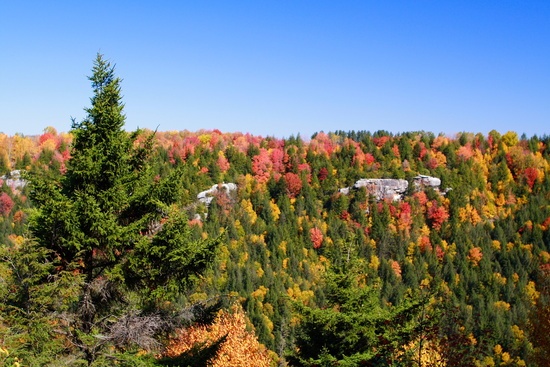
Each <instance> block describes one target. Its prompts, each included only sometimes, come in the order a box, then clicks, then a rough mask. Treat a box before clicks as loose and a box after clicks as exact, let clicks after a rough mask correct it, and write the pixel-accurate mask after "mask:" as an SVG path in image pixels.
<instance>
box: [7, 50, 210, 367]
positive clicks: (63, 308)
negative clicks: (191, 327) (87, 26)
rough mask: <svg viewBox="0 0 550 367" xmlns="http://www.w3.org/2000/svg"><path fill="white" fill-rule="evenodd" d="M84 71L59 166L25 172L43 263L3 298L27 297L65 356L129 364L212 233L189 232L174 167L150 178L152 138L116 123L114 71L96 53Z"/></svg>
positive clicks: (165, 324)
mask: <svg viewBox="0 0 550 367" xmlns="http://www.w3.org/2000/svg"><path fill="white" fill-rule="evenodd" d="M89 79H90V81H91V83H92V88H93V92H94V96H93V97H92V98H91V107H90V108H88V109H86V112H87V114H88V116H87V118H86V119H84V120H83V121H82V122H80V123H76V122H73V126H72V134H73V135H74V142H73V147H72V152H71V159H70V160H69V162H68V169H67V172H66V175H65V176H63V177H62V178H61V179H60V180H57V181H53V180H48V179H47V178H45V177H38V176H35V177H33V178H32V184H33V191H32V194H31V198H32V200H33V202H34V204H35V206H36V208H37V209H36V213H35V215H34V216H33V218H32V222H31V230H32V233H33V235H34V237H35V239H36V242H37V243H36V247H37V248H38V249H39V250H40V253H42V254H44V255H45V256H44V258H43V260H44V262H45V264H46V265H48V270H49V271H48V272H44V271H42V273H41V274H39V275H40V277H39V278H38V279H32V284H31V285H32V287H26V289H25V291H26V293H25V294H22V297H23V298H25V297H26V300H19V304H17V302H14V304H13V306H21V305H24V304H27V305H28V304H29V303H31V301H32V302H33V304H34V306H35V309H36V311H39V312H41V313H42V314H45V315H46V316H47V318H48V319H49V322H48V323H49V324H55V325H56V328H55V329H56V330H55V333H54V334H56V338H59V337H60V336H59V335H61V338H62V339H63V340H65V344H66V345H67V347H66V348H65V350H64V351H63V353H64V354H65V358H66V359H65V361H66V362H65V363H66V364H67V365H83V364H84V365H88V366H91V365H93V366H102V365H112V364H113V363H122V364H124V363H129V362H128V361H129V359H128V358H133V357H128V352H131V351H132V350H137V349H142V350H143V349H145V350H152V349H154V348H156V347H158V346H159V342H158V340H159V337H161V336H162V335H163V333H165V332H167V331H169V330H170V329H171V328H173V327H176V326H178V325H180V324H181V322H183V321H184V317H182V316H181V307H179V306H181V305H179V304H178V302H176V301H177V300H178V299H179V298H181V296H182V291H183V290H184V289H185V288H184V287H185V286H186V285H188V284H189V282H190V281H191V280H192V278H193V276H195V275H197V274H200V273H201V272H202V271H203V270H204V269H205V267H206V265H207V263H208V261H209V259H210V258H211V257H212V255H213V251H214V245H215V244H216V241H210V242H204V241H191V240H190V232H189V228H188V227H187V218H185V217H184V216H183V215H182V214H181V210H180V209H179V208H178V207H177V205H176V204H177V202H178V200H179V199H180V195H179V191H178V189H179V187H181V186H180V185H179V181H178V179H177V177H178V176H177V172H176V173H174V174H173V175H171V176H170V177H167V178H166V179H165V180H154V179H153V175H152V171H151V169H149V165H148V155H149V153H150V152H151V150H152V137H151V136H145V137H144V136H143V134H142V133H141V132H140V131H137V132H136V133H133V134H128V133H126V132H125V131H124V130H123V125H124V121H125V116H124V114H123V104H122V103H121V90H120V79H119V78H117V77H116V76H115V74H114V67H113V66H111V64H110V63H109V62H107V61H106V60H104V58H103V57H102V55H98V56H97V58H96V60H95V64H94V68H93V75H92V76H91V77H90V78H89ZM33 292H34V293H40V294H41V296H42V298H40V299H36V297H35V294H33ZM59 292H62V293H59ZM59 296H61V298H59ZM39 300H41V302H42V303H43V304H42V305H41V307H38V305H37V302H38V301H39ZM125 353H126V355H127V356H126V357H123V356H124V354H125ZM130 355H131V354H130ZM125 360H126V362H123V361H125ZM69 361H71V362H69ZM117 361H118V362H117ZM29 363H30V362H29Z"/></svg>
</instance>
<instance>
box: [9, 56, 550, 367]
mask: <svg viewBox="0 0 550 367" xmlns="http://www.w3.org/2000/svg"><path fill="white" fill-rule="evenodd" d="M89 79H90V82H91V85H92V93H93V96H92V98H91V106H90V107H88V108H86V114H87V117H86V118H85V119H84V120H83V121H80V122H76V121H73V123H72V126H71V129H70V131H69V132H67V133H59V132H57V131H56V130H55V129H53V128H46V129H45V130H44V132H43V133H42V134H41V135H37V136H23V135H15V136H7V135H5V134H0V176H1V178H0V184H1V189H0V190H1V192H0V228H1V230H0V239H1V245H0V256H2V260H3V261H2V263H1V264H0V316H1V317H0V341H1V349H0V364H3V365H6V366H16V365H22V366H27V365H28V366H43V365H48V366H56V365H64V366H86V365H88V366H110V365H113V364H118V365H126V366H187V365H191V366H199V365H215V366H223V365H227V366H229V365H231V366H238V365H246V364H247V362H250V361H252V360H253V361H256V362H255V363H257V365H258V366H263V365H266V366H267V365H273V366H276V365H279V366H285V365H286V366H334V365H339V366H360V365H365V366H368V365H373V366H374V365H376V366H384V365H388V366H390V365H391V366H400V365H403V366H411V365H418V366H457V365H461V366H495V365H510V366H545V365H546V364H547V362H548V354H547V353H548V350H550V344H549V343H550V342H549V341H548V335H549V333H548V330H549V327H550V318H549V317H548V315H549V313H550V303H549V302H550V287H549V286H548V284H549V282H550V232H549V228H550V181H549V180H548V173H549V162H550V158H549V156H550V137H548V136H541V137H538V136H533V137H530V138H528V137H526V136H521V137H520V136H518V135H517V133H515V132H507V133H505V134H501V133H498V132H497V131H494V130H493V131H491V132H490V133H489V134H487V135H483V134H479V133H478V134H474V133H469V132H462V133H459V134H456V136H446V135H443V134H439V135H435V134H433V133H431V132H425V131H417V132H404V133H399V134H394V133H390V132H387V131H374V132H370V131H367V130H365V131H349V132H344V131H339V130H335V131H334V132H328V133H325V132H318V133H316V134H314V135H313V136H312V137H311V138H310V139H307V140H305V139H302V138H301V137H299V136H298V137H295V136H292V137H289V138H286V139H278V138H275V137H261V136H253V135H250V134H247V133H239V132H231V133H227V132H226V133H224V132H221V131H218V130H199V131H195V132H193V131H188V130H182V131H171V132H163V131H149V130H138V131H135V132H126V131H125V130H124V122H125V116H124V113H123V107H124V105H123V103H122V98H121V96H122V93H121V81H120V79H119V78H118V77H117V76H116V75H115V70H114V67H113V66H112V65H111V63H110V62H109V61H107V60H105V59H104V58H103V56H102V55H98V56H97V58H96V60H95V62H94V66H93V70H92V76H91V77H90V78H89ZM205 340H208V341H207V342H205ZM240 340H242V341H243V342H240ZM208 363H210V364H208ZM249 364H250V363H249Z"/></svg>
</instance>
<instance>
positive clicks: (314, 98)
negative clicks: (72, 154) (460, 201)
mask: <svg viewBox="0 0 550 367" xmlns="http://www.w3.org/2000/svg"><path fill="white" fill-rule="evenodd" d="M0 47H1V48H0V132H4V133H7V134H10V135H12V134H15V133H17V132H19V133H23V134H26V135H33V134H39V133H41V132H42V131H43V129H44V128H45V127H47V126H54V127H55V128H57V129H58V131H68V130H69V129H70V124H71V121H70V118H71V116H72V117H74V118H76V119H77V120H81V119H82V118H83V117H84V116H85V114H84V111H83V108H84V107H87V106H89V98H90V97H91V93H92V92H91V87H90V84H89V81H88V80H87V79H86V77H87V76H88V75H90V70H91V68H92V63H93V60H94V58H95V55H96V53H97V52H101V53H102V54H104V55H105V57H106V58H107V59H109V60H111V61H112V62H113V63H115V64H116V70H117V75H118V76H120V77H121V78H122V79H123V83H122V91H123V94H124V102H125V104H126V108H125V113H126V116H127V122H126V128H127V129H128V130H134V129H135V128H136V127H138V126H139V127H145V128H151V129H154V128H156V127H157V126H158V127H159V130H161V131H167V130H184V129H187V130H191V131H196V130H199V129H215V128H217V129H220V130H221V131H223V132H236V131H240V132H250V133H252V134H257V135H263V136H268V135H269V136H277V137H288V136H290V135H296V134H298V133H299V134H300V135H301V136H302V137H303V138H306V139H307V138H309V137H310V136H311V134H312V133H314V132H316V131H321V130H323V131H325V132H328V131H334V130H345V131H348V130H370V131H376V130H388V131H391V132H394V133H397V132H403V131H412V130H426V131H432V132H434V133H435V134H438V133H440V132H443V133H446V134H453V133H456V132H460V131H468V132H476V133H477V132H481V133H487V132H489V131H490V130H492V129H496V130H497V131H500V132H506V131H508V130H513V131H516V132H518V133H519V134H521V133H526V134H527V135H528V136H531V135H533V134H537V135H543V134H550V128H549V126H550V1H548V0H544V1H542V0H541V1H529V0H515V1H512V0H498V1H496V0H495V1H488V0H487V1H484V0H476V1H467V0H456V1H427V0H426V1H424V0H410V1H389V0H388V1H386V0H377V1H370V0H364V1H345V0H342V1H336V0H334V1H322V0H315V1H313V0H312V1H300V0H292V1H280V0H277V1H275V0H272V1H264V0H257V1H228V0H220V1H214V0H212V1H210V0H205V1H168V0H165V1H163V0H159V1H138V0H133V1H114V0H109V1H103V0H99V1H55V0H51V1H24V0H21V1H11V0H0Z"/></svg>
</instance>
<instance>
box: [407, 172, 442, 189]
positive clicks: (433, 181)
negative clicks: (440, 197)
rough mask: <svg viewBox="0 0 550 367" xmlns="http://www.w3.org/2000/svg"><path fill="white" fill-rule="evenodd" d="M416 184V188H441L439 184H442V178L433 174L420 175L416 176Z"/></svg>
mask: <svg viewBox="0 0 550 367" xmlns="http://www.w3.org/2000/svg"><path fill="white" fill-rule="evenodd" d="M414 186H415V188H416V189H422V188H423V187H432V188H434V189H439V186H441V179H439V178H437V177H432V176H425V175H418V176H416V177H415V178H414Z"/></svg>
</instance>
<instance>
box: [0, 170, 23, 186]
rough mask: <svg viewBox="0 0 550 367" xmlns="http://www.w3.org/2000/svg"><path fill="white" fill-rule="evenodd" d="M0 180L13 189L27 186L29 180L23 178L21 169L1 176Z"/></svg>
mask: <svg viewBox="0 0 550 367" xmlns="http://www.w3.org/2000/svg"><path fill="white" fill-rule="evenodd" d="M0 181H3V182H4V183H5V184H6V185H7V186H9V187H11V188H12V189H21V188H23V187H25V186H27V181H26V180H23V179H22V178H21V171H19V170H15V171H11V172H10V173H9V174H7V175H4V176H0Z"/></svg>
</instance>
